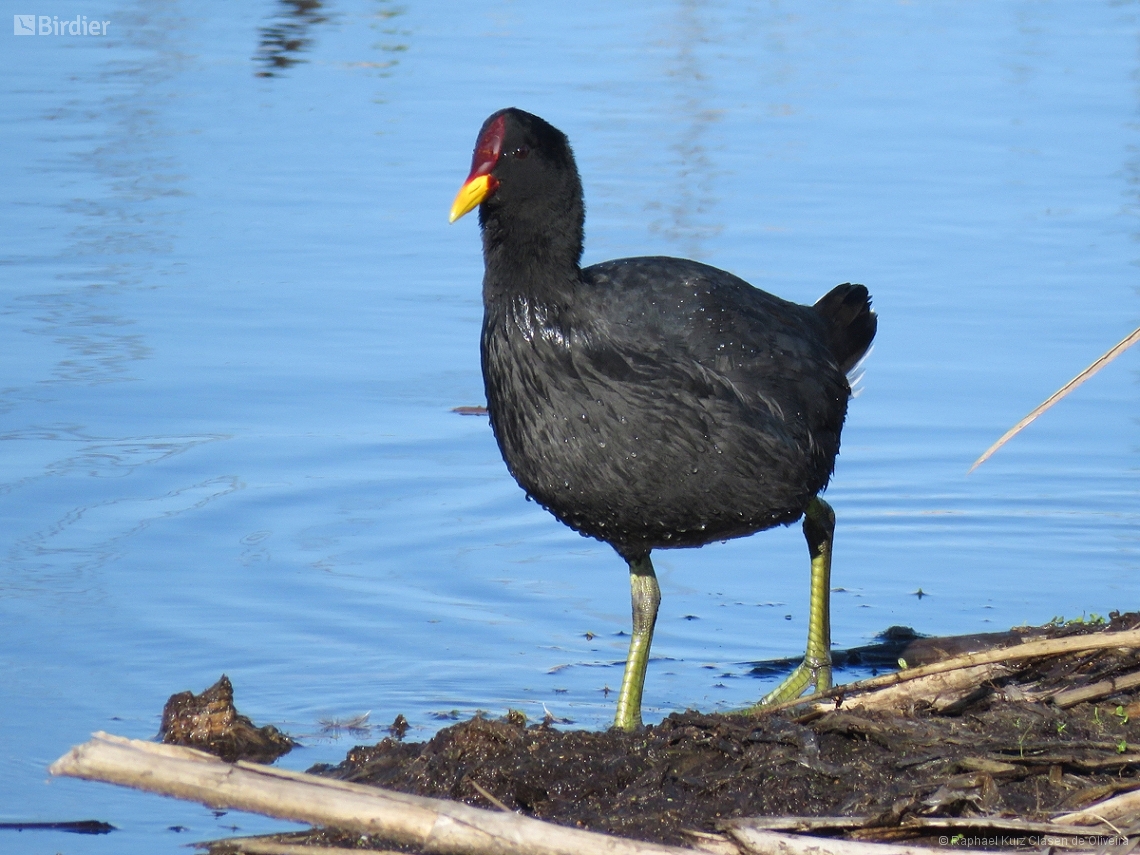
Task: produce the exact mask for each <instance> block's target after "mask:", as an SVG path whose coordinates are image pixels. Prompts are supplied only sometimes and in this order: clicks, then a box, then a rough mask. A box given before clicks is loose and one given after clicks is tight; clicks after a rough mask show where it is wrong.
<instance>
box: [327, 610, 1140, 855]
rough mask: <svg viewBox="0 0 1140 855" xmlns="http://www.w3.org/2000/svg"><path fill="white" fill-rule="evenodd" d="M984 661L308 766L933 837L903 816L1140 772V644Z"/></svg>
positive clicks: (1131, 624) (1076, 797)
mask: <svg viewBox="0 0 1140 855" xmlns="http://www.w3.org/2000/svg"><path fill="white" fill-rule="evenodd" d="M1138 627H1140V614H1137V613H1131V614H1126V615H1120V614H1113V615H1112V617H1111V620H1110V622H1109V623H1108V625H1107V626H1085V625H1078V626H1065V627H1042V628H1037V629H1034V630H1024V631H1014V632H1013V633H1011V634H1010V638H1013V639H1020V638H1022V637H1033V638H1057V637H1070V636H1084V635H1088V634H1100V633H1105V632H1116V631H1121V630H1131V629H1136V628H1138ZM945 646H946V647H947V648H948V649H953V650H954V651H955V652H958V650H959V645H957V644H951V643H950V642H947V643H946V645H945ZM908 664H913V663H908ZM988 667H989V668H990V670H988V671H985V672H977V676H976V677H974V678H971V680H970V681H968V682H967V683H966V684H965V685H961V686H958V687H957V688H956V689H954V690H953V691H940V692H938V693H936V695H933V696H930V697H925V698H924V697H919V698H911V699H907V698H906V697H905V696H904V697H903V698H902V699H897V698H896V699H895V700H892V701H891V702H889V703H887V704H886V705H885V706H884V707H883V708H879V709H874V708H866V707H862V708H853V707H854V706H855V705H856V704H857V703H858V701H857V700H856V699H855V698H847V699H845V698H843V697H840V698H838V699H837V700H838V708H832V709H825V708H821V707H816V708H810V709H807V710H806V711H805V709H804V708H803V707H802V706H801V707H797V708H794V709H787V710H782V711H777V712H774V713H770V714H766V715H762V716H759V717H746V716H732V715H705V714H701V713H699V712H692V711H690V712H684V713H676V714H674V715H671V716H669V717H668V718H666V719H665V720H664V721H663V722H661V723H660V724H659V725H655V726H652V727H647V728H645V729H644V730H643V731H641V732H639V733H635V734H627V733H620V732H614V731H610V732H588V731H561V730H558V729H556V728H555V727H553V726H551V725H550V724H537V725H533V724H532V725H529V726H528V725H527V723H526V722H525V720H524V719H523V718H522V716H521V715H517V714H512V715H511V716H508V717H506V718H503V719H499V720H491V719H485V718H475V719H472V720H470V721H466V722H463V723H460V724H457V725H454V726H452V727H449V728H446V729H445V730H442V731H440V732H439V733H438V734H437V735H436V736H435V737H433V738H432V739H431V740H429V741H427V742H423V743H405V742H403V741H401V740H400V739H399V738H396V737H389V738H385V739H383V740H381V741H380V742H379V743H378V744H375V745H370V746H357V747H355V748H353V749H352V750H351V751H350V752H348V755H347V757H346V758H345V760H344V762H342V763H340V764H339V765H336V766H320V767H316V768H314V769H313V770H311V771H312V772H315V773H317V774H321V775H326V776H332V777H336V778H339V779H342V780H348V781H355V782H360V783H368V784H374V785H376V786H380V787H385V788H389V789H394V790H399V791H402V792H407V793H414V794H419V795H427V796H435V797H442V798H448V799H455V800H461V801H464V802H467V803H469V804H472V805H476V806H479V807H490V808H500V809H505V810H510V811H517V812H519V813H522V814H524V815H527V816H531V817H535V818H538V819H544V820H548V821H551V822H554V823H559V824H563V825H567V826H573V827H578V828H585V829H590V830H594V831H604V832H609V833H613V834H619V835H623V836H627V837H633V838H637V839H642V840H649V841H658V842H665V843H676V844H687V843H690V842H692V838H691V836H690V835H688V834H687V831H689V830H696V831H703V832H716V831H718V830H720V829H721V828H722V827H723V824H724V822H725V821H726V820H730V819H733V818H740V817H750V816H815V817H819V816H842V817H850V818H852V820H851V822H850V825H849V827H848V828H846V829H840V830H841V831H842V832H843V833H844V834H846V835H847V836H849V837H855V838H862V839H896V840H897V839H901V838H923V837H930V838H932V840H934V841H936V840H937V837H938V836H939V835H938V834H933V833H932V832H930V831H929V830H923V829H919V828H915V827H914V825H913V821H914V820H916V819H918V818H931V817H945V818H951V819H958V820H962V821H964V820H966V819H968V818H970V817H1018V818H1020V819H1024V820H1029V821H1035V822H1041V821H1047V820H1049V819H1050V818H1051V817H1053V816H1054V815H1056V814H1057V813H1060V812H1064V811H1070V810H1075V809H1078V808H1081V807H1083V806H1085V805H1088V804H1092V803H1094V802H1097V801H1099V800H1101V799H1104V798H1106V797H1108V796H1111V795H1112V794H1114V793H1118V792H1122V791H1126V790H1131V789H1140V690H1138V688H1137V687H1136V685H1135V683H1136V682H1137V681H1136V678H1135V675H1136V674H1137V673H1138V672H1140V651H1138V650H1136V649H1121V648H1115V647H1111V646H1110V647H1106V648H1103V649H1098V650H1090V651H1083V652H1079V653H1071V654H1056V655H1045V656H1041V657H1038V658H1034V659H1029V660H1026V661H1019V662H1010V663H1002V664H1001V665H999V666H988ZM971 673H973V672H971ZM1129 675H1132V683H1133V684H1132V685H1129V679H1128V677H1129ZM1121 686H1123V688H1121ZM1089 687H1093V688H1091V689H1090V688H1089ZM1082 692H1083V695H1082ZM831 707H835V703H834V701H833V702H832V703H831ZM319 836H320V837H321V839H322V840H323V841H324V842H326V843H331V842H338V843H339V844H340V845H347V844H348V843H350V842H351V843H352V844H353V845H358V844H359V843H360V841H359V839H358V838H356V839H354V840H352V841H349V840H348V839H338V838H337V835H335V834H330V833H328V832H321V833H319Z"/></svg>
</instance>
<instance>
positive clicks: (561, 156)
mask: <svg viewBox="0 0 1140 855" xmlns="http://www.w3.org/2000/svg"><path fill="white" fill-rule="evenodd" d="M581 199H582V185H581V182H580V180H579V178H578V169H577V167H576V166H575V165H574V155H573V153H572V152H571V150H570V142H569V140H567V139H566V135H565V134H563V133H562V132H561V131H560V130H558V129H557V128H555V127H554V126H553V125H551V124H549V123H548V122H546V121H544V120H543V119H540V118H539V117H538V116H534V115H532V114H530V113H527V112H524V111H523V110H519V109H516V108H514V107H509V108H507V109H505V110H499V111H497V112H495V113H492V114H491V115H490V116H489V117H488V118H487V120H486V121H485V122H484V123H483V127H482V128H480V130H479V137H478V139H477V140H476V141H475V154H474V155H473V156H472V158H471V172H470V174H469V175H468V176H467V180H466V181H465V182H464V183H463V186H462V187H461V188H460V190H459V193H458V195H456V197H455V202H454V203H453V204H452V206H451V222H453V223H454V222H455V221H456V220H458V219H459V218H460V217H462V216H463V215H464V214H467V213H469V212H470V211H473V210H474V209H475V208H476V207H480V206H482V207H481V208H480V222H482V223H485V222H486V217H487V216H488V214H489V213H494V212H495V211H499V210H503V211H509V212H510V214H511V215H512V217H514V218H516V219H526V218H528V217H529V216H533V217H535V218H537V219H539V220H545V221H547V222H550V220H551V219H552V218H553V220H554V221H555V222H557V221H558V220H560V219H561V217H559V216H558V213H559V209H563V210H565V211H567V213H569V211H570V209H572V208H573V207H574V206H578V207H579V208H580V207H581V204H582V202H581ZM489 209H490V210H489Z"/></svg>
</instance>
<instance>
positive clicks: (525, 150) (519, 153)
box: [511, 145, 530, 160]
mask: <svg viewBox="0 0 1140 855" xmlns="http://www.w3.org/2000/svg"><path fill="white" fill-rule="evenodd" d="M511 154H512V155H513V156H514V157H515V158H517V159H518V160H523V159H524V158H526V156H527V155H528V154H530V146H527V145H520V146H519V147H518V148H516V149H515V150H514V151H512V152H511Z"/></svg>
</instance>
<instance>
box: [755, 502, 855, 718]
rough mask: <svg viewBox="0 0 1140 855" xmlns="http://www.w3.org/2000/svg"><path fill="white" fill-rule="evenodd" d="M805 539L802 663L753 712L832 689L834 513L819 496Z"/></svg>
mask: <svg viewBox="0 0 1140 855" xmlns="http://www.w3.org/2000/svg"><path fill="white" fill-rule="evenodd" d="M804 538H805V539H806V540H807V545H808V552H809V554H810V555H811V600H810V603H809V606H808V640H807V650H806V651H805V652H804V661H803V662H801V663H800V664H799V665H797V666H796V669H795V670H794V671H792V673H791V674H789V675H788V676H787V677H786V678H785V679H784V681H783V682H782V683H780V685H778V686H777V687H776V688H774V689H773V690H772V691H771V692H769V693H768V694H766V695H765V696H764V697H763V698H761V699H760V702H759V703H758V704H756V706H755V707H754V709H759V708H761V707H764V706H768V705H771V704H781V703H784V702H785V701H791V700H795V699H796V698H798V697H799V696H800V695H802V694H803V693H804V690H805V689H807V688H808V687H812V688H814V689H815V690H816V691H817V692H826V691H827V690H828V689H830V688H831V546H832V542H833V540H834V538H835V511H833V510H832V509H831V505H829V504H828V503H827V502H825V501H824V500H823V499H821V498H819V497H818V496H816V497H815V498H814V499H812V500H811V503H810V504H809V505H808V506H807V510H806V511H804Z"/></svg>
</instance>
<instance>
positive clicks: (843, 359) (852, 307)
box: [814, 282, 879, 374]
mask: <svg viewBox="0 0 1140 855" xmlns="http://www.w3.org/2000/svg"><path fill="white" fill-rule="evenodd" d="M814 308H815V310H816V311H817V312H819V314H820V316H821V317H822V318H823V321H824V323H825V324H826V325H827V335H828V344H830V345H831V352H832V353H833V354H835V359H836V361H837V362H838V363H839V367H840V368H841V369H843V373H844V374H846V373H848V372H849V371H850V370H851V369H852V368H854V367H855V365H856V364H857V363H858V362H859V360H860V359H862V358H863V357H864V356H865V355H866V353H867V349H868V348H870V346H871V342H872V341H874V339H875V330H876V329H877V328H878V326H879V319H878V317H877V316H876V315H875V313H874V312H873V311H871V295H870V294H868V293H867V289H866V288H865V287H864V286H862V285H852V284H851V283H850V282H845V283H843V284H842V285H837V286H835V287H834V288H832V289H831V290H830V291H828V292H827V293H826V294H824V295H823V296H822V297H820V298H819V300H818V301H817V302H816V304H815V306H814Z"/></svg>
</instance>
